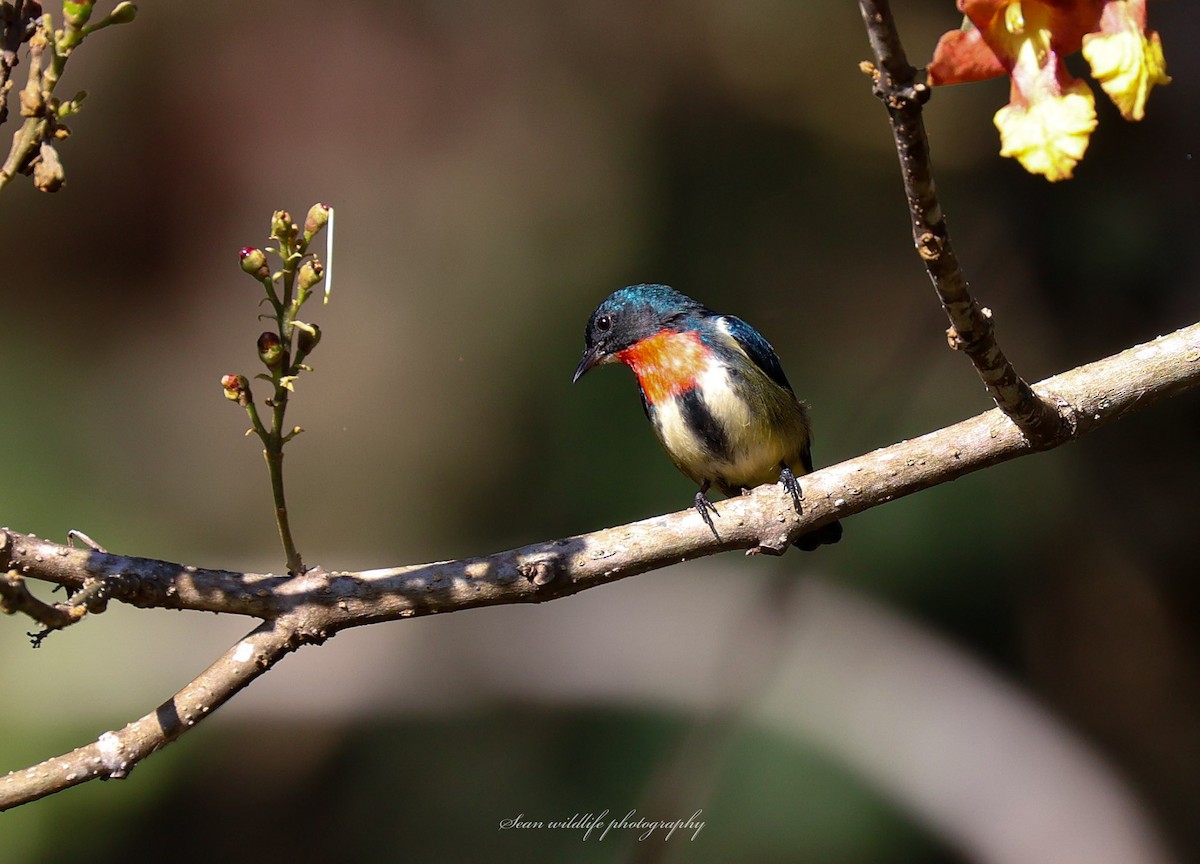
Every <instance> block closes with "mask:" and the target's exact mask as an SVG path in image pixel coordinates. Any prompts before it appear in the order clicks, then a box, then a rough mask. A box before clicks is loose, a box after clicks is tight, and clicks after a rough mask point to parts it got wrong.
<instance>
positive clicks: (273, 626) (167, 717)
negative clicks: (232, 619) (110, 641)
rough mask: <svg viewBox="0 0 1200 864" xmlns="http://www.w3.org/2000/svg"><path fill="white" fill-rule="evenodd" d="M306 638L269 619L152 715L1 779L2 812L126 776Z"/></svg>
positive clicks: (286, 623) (282, 621)
mask: <svg viewBox="0 0 1200 864" xmlns="http://www.w3.org/2000/svg"><path fill="white" fill-rule="evenodd" d="M302 641H303V640H302V639H301V638H300V637H298V635H297V632H296V630H295V628H293V627H291V626H289V622H288V621H287V620H286V619H280V620H277V621H268V622H265V623H263V624H261V625H259V626H258V627H256V628H255V629H254V630H252V631H251V632H250V633H248V634H247V635H246V636H245V637H244V638H243V639H241V640H240V641H239V642H238V643H237V644H236V645H234V646H233V647H232V648H230V649H229V650H228V651H226V652H225V653H224V654H223V655H222V656H221V658H220V659H218V660H217V662H215V663H213V664H212V665H211V666H209V667H208V668H207V669H205V670H204V671H203V672H201V673H200V675H199V676H198V677H197V678H196V679H195V680H194V681H192V682H191V683H190V684H188V685H187V686H186V687H184V688H183V689H182V690H180V691H179V692H178V693H176V694H175V695H174V696H173V697H171V698H170V699H168V700H167V701H166V702H164V703H163V704H161V705H159V706H158V708H156V709H155V710H154V711H152V712H151V713H149V714H147V715H146V716H145V717H142V718H141V719H139V720H135V721H133V722H132V723H130V724H129V725H128V726H125V727H124V728H122V729H118V730H117V731H115V732H105V733H104V734H103V735H101V736H100V737H99V738H98V739H97V740H96V741H94V742H92V743H91V744H87V745H85V746H83V747H80V748H78V749H76V750H72V751H71V752H70V753H64V754H63V755H62V756H56V757H54V758H53V759H47V760H46V761H45V762H42V763H41V764H39V765H34V766H33V767H31V768H26V769H24V770H23V771H13V772H11V773H9V774H8V775H6V776H5V777H3V778H0V810H7V809H9V808H10V807H16V806H17V805H19V804H25V803H28V802H29V801H36V800H37V799H38V798H44V797H46V796H47V795H51V794H53V793H55V792H60V791H62V790H63V789H69V788H70V787H72V786H78V785H79V784H80V783H85V782H87V781H88V780H95V779H96V778H100V779H104V780H120V779H122V778H124V777H126V776H128V774H129V772H130V771H132V770H133V766H134V765H136V764H137V763H138V762H140V761H141V760H142V759H145V758H146V757H147V756H149V755H150V754H151V753H153V752H154V751H155V750H157V749H159V748H160V747H162V746H163V745H165V744H169V743H170V742H171V741H174V740H175V739H176V738H178V737H179V736H180V735H182V734H183V733H184V732H186V731H187V730H188V729H191V728H192V727H193V726H195V725H196V724H197V723H199V722H200V721H201V720H203V719H204V718H205V717H207V716H209V715H210V714H211V713H212V712H213V711H215V710H216V709H217V708H219V707H221V705H223V704H224V703H225V701H226V700H228V699H229V698H230V697H231V696H233V695H234V694H235V693H237V692H238V691H239V690H241V689H242V688H243V687H245V686H246V685H248V684H249V683H250V682H251V681H253V680H254V679H255V678H257V677H258V676H259V675H262V674H263V673H264V672H266V671H267V670H268V669H270V668H271V667H272V666H273V665H275V663H276V661H278V660H279V659H280V658H281V657H283V656H284V655H285V654H287V653H288V652H290V651H293V650H295V649H296V648H297V647H298V646H299V645H300V644H301V642H302Z"/></svg>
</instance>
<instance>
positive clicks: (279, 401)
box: [257, 240, 304, 573]
mask: <svg viewBox="0 0 1200 864" xmlns="http://www.w3.org/2000/svg"><path fill="white" fill-rule="evenodd" d="M290 247H291V244H290V243H288V242H287V241H285V240H281V241H280V252H281V254H282V256H283V259H284V266H283V273H282V275H283V296H282V297H281V298H277V297H276V295H275V291H274V286H273V285H269V286H268V287H269V296H270V299H271V303H272V305H273V306H274V307H275V318H276V321H277V323H278V325H279V341H280V343H281V344H282V345H283V347H284V354H283V357H284V360H283V362H282V363H280V364H279V366H278V367H276V368H275V369H274V370H272V372H271V383H272V385H273V386H274V393H272V395H271V401H270V405H271V428H270V429H269V430H267V429H263V428H262V425H261V423H259V424H257V425H258V430H261V431H259V437H260V438H262V442H263V458H265V459H266V461H267V471H268V473H269V474H270V475H271V496H272V497H273V498H274V499H275V524H276V526H277V527H278V528H279V541H280V542H281V543H282V544H283V554H284V556H285V558H286V559H287V568H288V571H289V572H291V573H303V572H304V562H303V559H302V558H301V557H300V551H299V550H298V549H297V548H296V541H295V540H294V539H293V537H292V528H291V522H290V521H289V519H288V509H287V500H286V499H285V497H284V491H283V445H284V444H285V443H286V437H285V435H284V431H283V421H284V415H285V414H286V413H287V403H288V395H289V390H288V388H287V387H286V386H285V385H284V384H283V377H284V376H287V375H292V374H294V371H293V370H292V368H291V365H292V364H291V359H290V358H291V356H292V352H293V349H294V346H293V342H294V339H293V331H294V329H295V328H293V327H292V320H291V319H292V315H293V313H292V310H291V308H290V307H291V299H292V292H293V287H294V285H295V279H296V265H297V263H298V262H299V260H300V257H301V256H300V255H299V254H298V253H297V252H296V251H295V250H294V249H292V248H290Z"/></svg>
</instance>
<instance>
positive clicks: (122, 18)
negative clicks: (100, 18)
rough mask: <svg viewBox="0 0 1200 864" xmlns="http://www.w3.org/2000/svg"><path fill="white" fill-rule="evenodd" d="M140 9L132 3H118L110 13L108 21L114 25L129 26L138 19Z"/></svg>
mask: <svg viewBox="0 0 1200 864" xmlns="http://www.w3.org/2000/svg"><path fill="white" fill-rule="evenodd" d="M137 12H138V8H137V7H136V6H134V5H133V4H132V3H129V2H125V3H118V4H117V5H116V6H115V7H113V10H112V11H111V12H109V13H108V21H109V22H110V23H112V24H129V23H130V22H132V21H133V19H134V18H136V17H137Z"/></svg>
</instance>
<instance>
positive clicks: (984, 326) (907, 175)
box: [859, 0, 1070, 448]
mask: <svg viewBox="0 0 1200 864" xmlns="http://www.w3.org/2000/svg"><path fill="white" fill-rule="evenodd" d="M859 8H860V10H861V11H862V17H863V22H864V23H865V24H866V28H867V37H868V39H869V40H870V43H871V51H872V53H874V55H875V65H874V66H872V65H871V64H863V68H864V71H866V72H868V73H869V74H870V75H871V78H872V80H873V81H874V90H875V95H876V96H878V97H879V98H880V99H881V100H883V104H884V105H885V106H886V108H887V112H888V118H889V120H890V121H891V126H892V136H893V138H894V139H895V143H896V153H897V154H898V155H899V157H900V174H901V176H902V177H903V178H904V191H905V194H906V195H907V197H908V210H909V216H910V217H911V219H912V228H913V242H914V243H915V244H916V247H917V254H918V255H920V256H921V260H922V261H923V262H924V263H925V269H926V271H927V272H928V273H929V278H930V280H932V282H933V287H934V290H935V291H936V292H937V295H938V299H939V300H940V301H941V303H942V308H943V309H944V310H945V311H946V315H947V317H948V318H949V319H950V329H949V330H948V331H946V335H947V337H948V339H949V342H950V347H952V348H954V349H956V350H959V351H962V352H963V353H965V354H966V355H967V356H968V357H969V358H971V362H972V363H973V364H974V365H975V370H976V371H977V372H978V373H979V377H980V378H982V379H983V383H984V386H985V387H987V391H988V394H989V395H990V396H991V397H992V399H993V400H994V401H995V403H996V405H997V406H998V407H999V408H1000V410H1001V411H1003V412H1004V413H1005V414H1007V415H1008V416H1009V417H1010V418H1011V419H1012V421H1013V422H1014V423H1015V424H1017V427H1018V428H1020V429H1021V431H1022V432H1023V433H1024V434H1025V436H1026V437H1027V438H1028V439H1029V442H1030V443H1031V444H1032V445H1033V446H1034V447H1037V448H1048V447H1052V446H1054V445H1055V444H1058V443H1061V441H1059V438H1060V437H1061V436H1068V437H1069V435H1070V432H1069V430H1067V429H1065V428H1064V427H1063V426H1062V418H1061V417H1060V416H1059V412H1058V410H1057V407H1056V406H1055V405H1054V404H1053V403H1051V402H1050V401H1048V400H1046V399H1042V398H1039V397H1038V395H1037V394H1036V393H1034V391H1033V388H1031V387H1030V386H1029V384H1028V383H1026V381H1025V380H1024V379H1023V378H1022V377H1021V376H1020V375H1018V374H1017V370H1016V368H1015V367H1014V366H1013V365H1012V363H1011V362H1009V360H1008V358H1007V357H1006V356H1005V355H1004V352H1003V351H1002V350H1001V348H1000V345H999V343H997V341H996V334H995V331H994V328H993V326H992V313H991V310H989V309H986V308H982V307H980V306H979V304H978V303H976V302H975V299H974V298H973V297H972V296H971V293H970V287H969V286H968V284H967V278H966V275H965V274H964V273H963V271H962V267H961V266H960V265H959V263H958V257H957V256H956V255H955V254H954V247H953V246H952V245H951V243H950V232H949V229H948V228H947V227H946V216H945V214H944V213H943V212H942V206H941V203H940V202H939V201H938V194H937V187H936V186H935V184H934V182H933V171H932V167H931V164H930V158H929V138H928V136H927V135H926V134H925V121H924V119H923V118H922V105H923V104H924V103H925V102H926V101H927V100H928V99H929V96H930V90H929V86H928V85H926V84H924V83H918V82H917V70H916V69H914V68H913V67H912V66H911V65H909V62H908V58H907V57H906V56H905V53H904V46H903V45H902V44H901V43H900V36H899V34H898V32H897V30H896V22H895V20H894V19H893V17H892V11H891V5H890V3H889V2H888V0H859Z"/></svg>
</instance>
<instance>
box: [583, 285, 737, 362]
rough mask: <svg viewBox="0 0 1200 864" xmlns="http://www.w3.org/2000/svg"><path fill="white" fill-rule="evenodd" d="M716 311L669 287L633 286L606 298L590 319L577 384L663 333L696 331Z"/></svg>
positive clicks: (585, 334)
mask: <svg viewBox="0 0 1200 864" xmlns="http://www.w3.org/2000/svg"><path fill="white" fill-rule="evenodd" d="M712 314H713V313H712V311H711V310H709V309H708V308H707V307H705V306H703V305H702V304H700V303H697V302H696V301H695V300H693V299H692V298H691V297H688V296H686V295H684V294H680V293H679V292H678V291H676V290H675V289H674V288H670V287H668V286H666V285H630V286H629V287H627V288H621V289H620V290H617V291H614V292H613V293H611V294H609V295H608V296H607V297H606V298H604V300H603V302H601V303H600V305H599V306H597V307H596V311H595V312H593V313H592V317H591V318H589V319H588V323H587V329H586V330H585V331H584V351H583V359H581V360H580V361H579V366H577V367H576V369H575V377H574V378H573V379H572V380H573V381H578V380H579V379H580V377H581V376H582V375H583V374H584V373H585V372H587V371H588V370H589V369H591V368H592V367H594V366H598V365H600V364H601V363H608V362H611V361H612V360H613V359H614V357H615V355H616V354H617V353H618V352H621V351H624V350H625V349H626V348H629V347H630V346H632V345H635V344H636V343H638V342H641V341H642V340H643V339H646V338H648V337H650V336H653V335H655V334H656V333H660V332H662V331H663V330H676V331H683V330H692V329H695V328H696V327H697V326H698V322H699V321H700V320H701V319H703V318H704V317H706V316H708V315H712Z"/></svg>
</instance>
